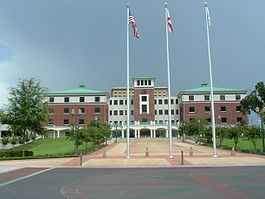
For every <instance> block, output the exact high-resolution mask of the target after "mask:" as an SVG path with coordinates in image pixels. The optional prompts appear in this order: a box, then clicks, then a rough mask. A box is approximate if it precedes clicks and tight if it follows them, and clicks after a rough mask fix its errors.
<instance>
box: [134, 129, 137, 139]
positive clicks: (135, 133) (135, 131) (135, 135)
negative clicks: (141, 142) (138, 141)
mask: <svg viewBox="0 0 265 199" xmlns="http://www.w3.org/2000/svg"><path fill="white" fill-rule="evenodd" d="M134 138H137V130H136V129H135V130H134Z"/></svg>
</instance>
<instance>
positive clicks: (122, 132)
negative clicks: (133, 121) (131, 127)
mask: <svg viewBox="0 0 265 199" xmlns="http://www.w3.org/2000/svg"><path fill="white" fill-rule="evenodd" d="M121 137H122V138H124V130H123V129H122V130H121Z"/></svg>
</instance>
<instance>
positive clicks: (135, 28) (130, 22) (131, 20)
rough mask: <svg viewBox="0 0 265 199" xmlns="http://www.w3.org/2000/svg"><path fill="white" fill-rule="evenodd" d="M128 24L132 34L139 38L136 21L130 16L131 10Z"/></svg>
mask: <svg viewBox="0 0 265 199" xmlns="http://www.w3.org/2000/svg"><path fill="white" fill-rule="evenodd" d="M129 24H132V29H133V35H134V36H135V37H137V38H138V39H139V38H140V34H139V32H138V30H137V26H136V21H135V20H134V17H133V16H132V14H131V11H129Z"/></svg>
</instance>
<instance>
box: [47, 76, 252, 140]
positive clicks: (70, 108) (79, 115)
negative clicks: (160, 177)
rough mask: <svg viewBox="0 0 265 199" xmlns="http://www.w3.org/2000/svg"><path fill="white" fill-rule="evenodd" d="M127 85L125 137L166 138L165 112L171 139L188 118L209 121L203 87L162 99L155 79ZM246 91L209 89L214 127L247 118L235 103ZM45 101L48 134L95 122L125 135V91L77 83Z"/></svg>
mask: <svg viewBox="0 0 265 199" xmlns="http://www.w3.org/2000/svg"><path fill="white" fill-rule="evenodd" d="M132 83H133V87H131V88H130V89H129V96H130V97H129V103H130V111H129V113H128V114H129V115H130V116H129V117H130V137H134V138H139V137H168V114H171V119H172V121H171V122H172V131H173V136H174V135H175V134H176V130H177V129H178V126H179V123H180V122H182V121H190V120H191V119H192V118H194V117H204V118H207V119H208V120H209V121H210V120H211V119H210V118H211V108H210V88H209V86H208V85H207V84H203V85H202V86H201V87H200V88H196V89H190V90H184V91H181V92H180V93H179V94H178V95H177V96H171V97H170V101H168V89H167V87H156V86H155V78H152V77H137V78H133V79H132ZM246 93H247V91H245V90H238V89H225V88H214V100H215V111H216V123H217V124H223V125H224V124H231V125H233V124H236V123H237V122H239V121H241V120H245V121H247V116H246V115H243V114H242V113H241V112H240V100H241V99H243V98H244V97H245V96H246ZM47 101H48V103H49V107H50V113H49V124H48V125H47V128H48V129H49V131H50V136H53V137H63V136H65V133H66V132H67V131H69V128H70V125H83V124H86V123H88V122H89V121H90V120H91V119H92V118H96V119H99V120H101V121H104V122H106V123H108V124H110V125H111V127H112V130H113V131H114V132H116V131H119V132H120V134H121V136H122V137H125V133H126V130H127V89H126V87H114V88H111V90H110V92H109V93H108V92H104V91H97V90H90V89H87V88H86V87H85V86H84V85H80V87H79V88H77V89H70V90H63V91H53V92H50V93H49V95H48V97H47ZM169 103H170V106H171V112H170V113H169V111H168V104H169Z"/></svg>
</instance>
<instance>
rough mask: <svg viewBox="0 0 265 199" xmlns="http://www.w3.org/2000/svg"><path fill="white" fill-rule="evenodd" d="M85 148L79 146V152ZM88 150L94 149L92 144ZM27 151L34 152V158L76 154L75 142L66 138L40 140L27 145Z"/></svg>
mask: <svg viewBox="0 0 265 199" xmlns="http://www.w3.org/2000/svg"><path fill="white" fill-rule="evenodd" d="M83 148H84V147H83V146H79V151H80V150H83ZM88 148H92V144H90V143H89V144H88ZM25 150H29V151H33V152H34V156H57V155H72V154H74V141H73V140H69V139H66V138H56V139H53V138H44V139H38V140H36V141H34V142H32V143H29V144H26V145H25Z"/></svg>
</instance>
